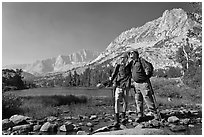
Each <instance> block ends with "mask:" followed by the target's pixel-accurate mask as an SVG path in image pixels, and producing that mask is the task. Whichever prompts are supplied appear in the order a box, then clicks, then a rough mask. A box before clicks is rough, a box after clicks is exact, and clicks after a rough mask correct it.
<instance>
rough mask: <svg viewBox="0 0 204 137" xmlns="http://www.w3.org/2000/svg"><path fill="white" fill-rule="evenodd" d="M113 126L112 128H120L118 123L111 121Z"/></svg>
mask: <svg viewBox="0 0 204 137" xmlns="http://www.w3.org/2000/svg"><path fill="white" fill-rule="evenodd" d="M113 128H114V130H116V129H119V128H120V123H118V122H114V123H113Z"/></svg>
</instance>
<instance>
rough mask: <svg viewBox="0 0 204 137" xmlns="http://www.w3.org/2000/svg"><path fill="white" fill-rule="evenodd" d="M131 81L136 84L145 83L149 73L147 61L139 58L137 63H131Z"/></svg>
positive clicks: (134, 61)
mask: <svg viewBox="0 0 204 137" xmlns="http://www.w3.org/2000/svg"><path fill="white" fill-rule="evenodd" d="M131 64H132V79H133V80H134V81H135V82H137V83H142V82H145V81H146V80H147V79H149V78H150V76H149V74H150V73H151V72H150V71H151V70H150V68H149V67H148V64H147V61H146V60H145V59H143V58H139V59H138V60H137V61H136V60H133V61H132V63H131Z"/></svg>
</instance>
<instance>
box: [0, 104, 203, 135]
mask: <svg viewBox="0 0 204 137" xmlns="http://www.w3.org/2000/svg"><path fill="white" fill-rule="evenodd" d="M64 113H66V112H64ZM160 113H161V116H162V121H157V120H152V118H151V116H148V115H147V116H146V119H144V121H143V122H141V123H137V122H135V118H136V113H135V112H134V111H130V110H129V111H127V119H128V121H127V122H126V124H125V125H121V126H120V130H118V131H117V132H116V131H113V130H114V129H113V126H112V125H111V124H112V123H113V120H114V115H113V114H108V113H105V112H103V114H94V115H90V116H85V115H84V116H83V115H78V116H76V117H73V116H63V115H62V116H61V117H55V116H49V117H46V118H45V119H42V120H36V119H32V118H31V117H27V116H23V115H13V116H11V117H10V118H9V119H3V120H2V130H3V131H2V134H3V135H44V134H45V135H53V134H59V135H60V134H61V135H63V134H64V135H65V134H72V135H92V134H126V133H127V134H128V133H129V134H148V133H149V134H163V133H165V134H177V132H185V131H186V130H187V128H193V127H194V126H195V125H196V124H201V123H202V107H200V108H198V109H190V108H182V107H181V108H171V109H164V110H161V111H160ZM131 129H135V132H129V130H131ZM136 129H138V130H139V131H143V130H141V129H144V131H143V132H136ZM153 129H155V130H153ZM156 129H157V130H156ZM163 129H168V131H169V132H166V131H165V132H163ZM126 130H127V132H126ZM152 130H153V131H154V132H153V131H152ZM160 130H162V132H160ZM119 131H120V132H119ZM133 131H134V130H133ZM101 132H103V133H101ZM201 134H202V133H201Z"/></svg>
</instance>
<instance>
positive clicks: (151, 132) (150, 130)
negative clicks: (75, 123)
mask: <svg viewBox="0 0 204 137" xmlns="http://www.w3.org/2000/svg"><path fill="white" fill-rule="evenodd" d="M94 135H168V133H166V132H165V131H164V130H162V129H155V128H145V129H143V128H140V127H136V128H132V129H124V130H117V131H109V132H98V133H95V134H94Z"/></svg>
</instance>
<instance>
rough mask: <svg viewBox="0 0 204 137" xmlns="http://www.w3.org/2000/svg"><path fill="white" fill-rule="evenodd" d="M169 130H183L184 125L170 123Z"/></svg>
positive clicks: (184, 128)
mask: <svg viewBox="0 0 204 137" xmlns="http://www.w3.org/2000/svg"><path fill="white" fill-rule="evenodd" d="M170 130H171V131H173V132H179V131H185V130H186V127H185V126H183V125H171V127H170Z"/></svg>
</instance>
